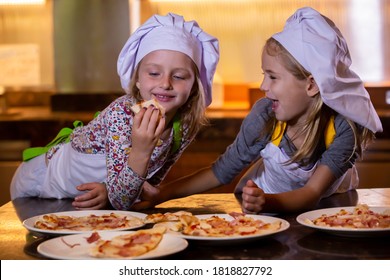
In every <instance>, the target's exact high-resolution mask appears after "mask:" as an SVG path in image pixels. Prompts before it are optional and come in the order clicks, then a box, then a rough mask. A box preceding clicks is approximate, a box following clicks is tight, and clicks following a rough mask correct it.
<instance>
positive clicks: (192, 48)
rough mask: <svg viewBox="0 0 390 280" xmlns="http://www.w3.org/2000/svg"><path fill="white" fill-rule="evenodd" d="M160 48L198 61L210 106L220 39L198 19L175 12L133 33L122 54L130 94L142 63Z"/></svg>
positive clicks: (124, 83) (123, 81)
mask: <svg viewBox="0 0 390 280" xmlns="http://www.w3.org/2000/svg"><path fill="white" fill-rule="evenodd" d="M156 50H173V51H179V52H182V53H184V54H186V55H187V56H189V57H190V58H191V59H192V60H193V61H194V62H195V64H196V66H197V67H198V70H199V73H200V80H201V82H202V86H203V88H204V92H205V102H206V106H208V105H210V103H211V101H212V92H211V91H212V83H213V76H214V74H215V71H216V67H217V64H218V61H219V43H218V40H217V39H216V38H215V37H213V36H211V35H209V34H207V33H205V32H204V31H203V30H202V29H201V28H200V27H199V25H198V23H197V22H196V21H185V20H184V18H183V17H182V16H179V15H176V14H173V13H169V14H168V15H166V16H160V15H154V16H152V17H151V18H149V19H148V20H147V21H146V22H145V23H144V24H143V25H142V26H140V27H139V28H138V29H137V30H136V31H135V32H134V33H133V34H132V35H131V36H130V38H129V39H128V40H127V42H126V44H125V46H124V47H123V49H122V51H121V52H120V54H119V58H118V64H117V68H118V74H119V77H120V80H121V84H122V88H123V89H124V90H125V91H126V92H127V93H129V90H130V89H129V84H130V80H131V78H132V75H133V74H134V71H135V69H136V67H137V65H138V63H139V62H140V61H141V59H142V58H143V57H144V56H146V55H147V54H148V53H150V52H152V51H156Z"/></svg>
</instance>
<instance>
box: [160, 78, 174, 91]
mask: <svg viewBox="0 0 390 280" xmlns="http://www.w3.org/2000/svg"><path fill="white" fill-rule="evenodd" d="M161 88H163V89H172V84H171V79H170V78H169V77H164V78H162V80H161Z"/></svg>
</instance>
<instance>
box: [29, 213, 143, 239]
mask: <svg viewBox="0 0 390 280" xmlns="http://www.w3.org/2000/svg"><path fill="white" fill-rule="evenodd" d="M110 213H115V214H117V215H123V216H128V217H129V218H131V217H136V218H139V219H141V220H143V219H144V218H145V217H146V214H143V213H139V212H130V211H115V210H79V211H65V212H56V213H48V214H45V215H50V214H55V215H58V216H61V215H66V216H73V217H83V216H89V215H91V214H94V215H97V216H101V215H104V214H110ZM43 216H44V215H38V216H35V217H31V218H29V219H26V220H24V221H23V226H24V227H25V228H27V229H28V230H30V231H33V232H40V233H46V234H53V235H63V234H75V233H84V232H92V231H80V230H48V229H39V228H36V227H34V224H35V222H36V221H38V220H39V219H42V217H43ZM142 226H144V223H143V222H142V223H141V224H139V225H135V226H131V227H126V228H120V229H108V230H105V231H122V230H130V229H136V228H140V227H142Z"/></svg>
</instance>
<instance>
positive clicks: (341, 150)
mask: <svg viewBox="0 0 390 280" xmlns="http://www.w3.org/2000/svg"><path fill="white" fill-rule="evenodd" d="M271 105H272V101H271V100H269V99H267V98H263V99H260V100H258V101H257V102H256V103H255V105H254V106H253V108H252V109H251V111H250V113H249V114H248V115H247V116H246V118H245V119H244V121H243V123H242V125H241V128H240V131H239V133H238V135H237V137H236V139H235V140H234V142H233V143H232V144H231V145H230V146H229V147H228V148H227V149H226V151H225V153H224V154H223V155H221V156H220V157H219V158H218V159H217V161H216V162H215V163H214V164H213V167H212V168H213V172H214V174H215V176H216V177H217V178H218V180H219V181H220V183H222V184H228V183H230V182H231V181H232V180H233V179H234V178H235V177H236V176H237V175H238V174H239V173H240V172H241V171H242V170H243V169H245V168H246V167H247V166H249V165H250V164H251V163H253V162H254V161H256V160H257V159H259V157H260V151H261V150H263V149H264V148H265V146H266V145H267V144H268V143H269V141H270V135H266V136H264V137H263V138H261V137H260V132H261V131H262V129H263V128H264V125H265V123H266V122H267V120H269V119H270V118H271V115H272V106H271ZM335 131H336V136H335V138H334V140H333V142H332V144H331V145H330V146H329V148H328V149H326V147H325V145H324V143H322V144H323V147H322V148H321V149H320V150H319V153H317V154H318V159H317V160H318V161H319V164H325V165H327V166H328V167H329V168H330V169H331V170H332V172H333V174H334V176H335V177H336V178H339V177H341V176H342V175H343V174H344V173H345V172H346V171H347V170H348V169H349V168H351V167H352V165H353V164H354V163H355V160H356V157H357V155H356V153H353V149H354V145H355V138H354V134H353V131H352V128H351V127H350V125H349V124H348V122H347V121H346V119H345V118H344V117H343V116H341V115H336V116H335ZM279 148H280V149H283V150H284V151H285V152H286V153H287V154H288V155H289V156H290V157H291V156H292V155H293V153H294V152H295V150H296V148H295V147H294V145H293V144H292V141H291V140H290V139H289V138H288V136H287V134H286V133H285V134H284V135H283V138H282V141H281V143H280V145H279ZM352 154H353V156H351V155H352Z"/></svg>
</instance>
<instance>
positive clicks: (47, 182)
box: [11, 143, 107, 199]
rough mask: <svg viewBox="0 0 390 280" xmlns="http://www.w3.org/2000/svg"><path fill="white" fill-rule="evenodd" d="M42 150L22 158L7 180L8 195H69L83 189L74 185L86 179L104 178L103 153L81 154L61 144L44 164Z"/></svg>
mask: <svg viewBox="0 0 390 280" xmlns="http://www.w3.org/2000/svg"><path fill="white" fill-rule="evenodd" d="M45 156H46V155H45V154H42V155H40V156H38V157H36V158H33V159H31V160H29V161H27V162H23V163H22V164H21V165H20V166H19V167H18V169H17V171H16V173H15V175H14V178H13V180H12V183H11V198H12V199H14V198H17V197H26V196H37V197H42V198H58V199H61V198H69V197H71V198H73V197H75V196H77V195H80V194H82V193H84V192H80V191H78V190H77V189H76V187H77V186H79V185H81V184H84V183H87V182H104V181H105V180H106V178H107V166H106V155H105V154H84V153H79V152H77V151H76V150H74V149H73V148H72V146H71V144H70V143H66V144H64V145H63V146H62V147H61V148H60V149H59V150H58V151H57V152H56V153H55V154H54V155H53V158H52V159H51V160H50V161H49V165H48V166H46V164H45Z"/></svg>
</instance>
